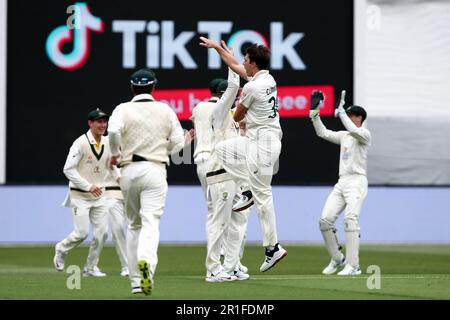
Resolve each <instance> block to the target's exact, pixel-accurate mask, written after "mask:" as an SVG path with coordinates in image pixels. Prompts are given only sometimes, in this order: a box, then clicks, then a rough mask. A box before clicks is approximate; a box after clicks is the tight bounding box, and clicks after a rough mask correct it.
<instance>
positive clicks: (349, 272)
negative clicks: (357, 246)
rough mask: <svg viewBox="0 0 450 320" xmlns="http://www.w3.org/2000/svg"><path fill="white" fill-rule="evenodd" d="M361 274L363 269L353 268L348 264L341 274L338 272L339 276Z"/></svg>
mask: <svg viewBox="0 0 450 320" xmlns="http://www.w3.org/2000/svg"><path fill="white" fill-rule="evenodd" d="M360 274H361V268H360V267H359V266H356V267H354V266H352V265H350V264H346V265H345V267H344V269H342V271H341V272H338V276H359V275H360Z"/></svg>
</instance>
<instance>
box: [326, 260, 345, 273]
mask: <svg viewBox="0 0 450 320" xmlns="http://www.w3.org/2000/svg"><path fill="white" fill-rule="evenodd" d="M344 264H345V257H343V258H342V260H341V261H339V262H337V261H334V259H331V261H330V263H329V264H328V265H327V266H326V267H325V269H323V270H322V273H323V274H327V275H328V274H333V273H335V272H336V271H337V269H338V268H339V267H341V266H343V265H344Z"/></svg>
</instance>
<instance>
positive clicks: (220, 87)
mask: <svg viewBox="0 0 450 320" xmlns="http://www.w3.org/2000/svg"><path fill="white" fill-rule="evenodd" d="M227 88H228V81H227V80H223V81H221V82H220V83H219V85H218V86H217V93H218V94H222V93H224V92H225V90H227Z"/></svg>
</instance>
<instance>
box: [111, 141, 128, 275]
mask: <svg viewBox="0 0 450 320" xmlns="http://www.w3.org/2000/svg"><path fill="white" fill-rule="evenodd" d="M108 144H109V142H108ZM114 168H116V167H114ZM116 176H117V177H119V176H120V172H119V173H118V174H117V175H116ZM116 181H117V180H116ZM116 181H114V182H115V183H116V184H117V187H119V188H120V186H119V183H118V182H116ZM108 185H109V184H108ZM105 196H106V198H107V200H106V204H107V206H108V219H109V225H110V226H111V234H112V238H113V242H114V245H115V248H116V253H117V256H118V257H119V261H120V265H121V267H122V269H121V271H120V275H121V276H122V277H128V276H129V271H128V259H127V242H126V233H125V228H126V225H127V224H128V223H127V221H126V220H127V219H126V217H125V212H124V204H123V194H122V191H118V190H108V191H106V194H105Z"/></svg>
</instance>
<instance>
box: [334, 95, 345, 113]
mask: <svg viewBox="0 0 450 320" xmlns="http://www.w3.org/2000/svg"><path fill="white" fill-rule="evenodd" d="M345 93H346V92H345V90H342V91H341V100H340V101H339V104H338V107H337V108H336V110H335V111H334V116H335V117H336V118H338V117H339V115H340V114H343V113H345V109H344V105H345Z"/></svg>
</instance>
